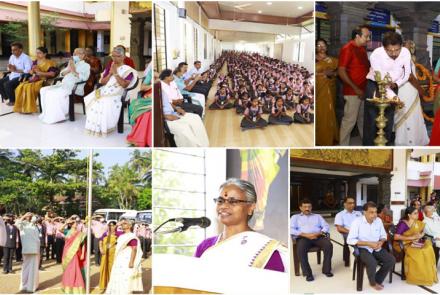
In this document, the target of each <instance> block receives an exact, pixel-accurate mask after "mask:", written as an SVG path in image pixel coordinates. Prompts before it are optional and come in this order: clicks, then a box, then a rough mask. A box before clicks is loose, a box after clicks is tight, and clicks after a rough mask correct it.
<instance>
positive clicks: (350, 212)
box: [335, 197, 362, 238]
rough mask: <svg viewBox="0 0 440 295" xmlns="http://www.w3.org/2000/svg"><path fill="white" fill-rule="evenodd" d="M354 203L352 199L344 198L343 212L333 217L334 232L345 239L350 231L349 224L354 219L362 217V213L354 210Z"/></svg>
mask: <svg viewBox="0 0 440 295" xmlns="http://www.w3.org/2000/svg"><path fill="white" fill-rule="evenodd" d="M355 205H356V202H355V200H354V198H353V197H345V198H344V210H342V211H341V212H339V213H338V214H336V216H335V226H336V230H337V231H338V232H339V233H340V234H342V236H344V238H346V237H347V235H348V231H349V230H350V226H351V223H352V222H353V220H355V219H356V218H358V217H360V216H362V213H361V212H359V211H356V210H354V207H355Z"/></svg>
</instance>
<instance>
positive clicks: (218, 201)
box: [214, 197, 252, 206]
mask: <svg viewBox="0 0 440 295" xmlns="http://www.w3.org/2000/svg"><path fill="white" fill-rule="evenodd" d="M214 203H216V204H217V206H218V205H223V204H224V203H228V204H229V205H231V206H236V205H238V204H240V203H252V202H250V201H246V200H238V199H235V198H227V199H225V198H223V197H218V198H214Z"/></svg>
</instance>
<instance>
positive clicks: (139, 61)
mask: <svg viewBox="0 0 440 295" xmlns="http://www.w3.org/2000/svg"><path fill="white" fill-rule="evenodd" d="M146 22H147V18H146V17H142V16H133V17H130V23H131V36H130V49H131V52H130V57H131V58H132V59H133V61H134V64H135V65H136V68H137V69H138V70H141V71H142V70H144V69H145V61H144V50H143V47H144V33H145V31H144V30H145V23H146Z"/></svg>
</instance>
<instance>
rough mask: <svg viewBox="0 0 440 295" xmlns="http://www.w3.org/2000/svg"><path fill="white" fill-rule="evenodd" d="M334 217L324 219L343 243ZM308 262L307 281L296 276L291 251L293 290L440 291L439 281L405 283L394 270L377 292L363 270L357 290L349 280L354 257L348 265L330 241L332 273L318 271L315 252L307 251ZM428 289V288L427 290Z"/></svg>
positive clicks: (315, 291)
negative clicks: (360, 287) (427, 284)
mask: <svg viewBox="0 0 440 295" xmlns="http://www.w3.org/2000/svg"><path fill="white" fill-rule="evenodd" d="M333 221H334V219H333V218H331V219H327V222H328V223H329V224H330V228H331V231H330V236H331V238H332V239H333V240H335V241H338V242H339V243H343V240H342V237H341V235H340V234H339V233H338V232H337V231H336V229H335V227H334V226H333ZM309 262H310V266H311V268H312V271H313V274H314V277H315V280H314V281H313V282H307V281H306V279H305V277H302V276H299V277H297V276H295V272H294V269H293V258H292V255H291V263H290V265H291V277H290V288H291V292H293V293H381V294H384V293H417V294H422V293H428V294H429V293H440V284H435V285H433V286H430V287H426V288H427V289H424V288H422V287H420V286H415V285H410V284H407V283H406V281H402V280H401V278H400V275H398V274H396V273H394V274H393V282H392V283H391V284H389V281H388V277H387V278H386V280H385V281H384V285H385V288H384V289H383V290H382V291H380V292H378V291H376V290H374V289H373V288H371V287H370V286H369V284H368V279H367V277H366V274H364V285H363V291H362V292H357V291H356V281H353V280H352V271H353V257H351V258H350V262H351V266H350V267H345V266H344V262H343V260H342V246H341V245H339V244H338V243H335V242H333V258H332V271H333V274H334V277H332V278H327V277H326V276H324V275H323V274H322V272H321V265H318V264H317V263H316V253H311V254H309ZM400 269H401V265H400V263H397V264H396V272H397V273H400ZM428 290H430V291H431V292H429V291H428Z"/></svg>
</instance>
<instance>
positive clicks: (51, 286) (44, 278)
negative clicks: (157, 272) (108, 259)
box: [0, 255, 151, 294]
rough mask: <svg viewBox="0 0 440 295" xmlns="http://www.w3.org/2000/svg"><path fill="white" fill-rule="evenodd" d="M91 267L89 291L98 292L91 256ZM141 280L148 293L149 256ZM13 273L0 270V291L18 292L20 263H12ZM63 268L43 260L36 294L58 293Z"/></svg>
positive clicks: (149, 275) (149, 286)
mask: <svg viewBox="0 0 440 295" xmlns="http://www.w3.org/2000/svg"><path fill="white" fill-rule="evenodd" d="M91 261H92V262H91V264H92V267H91V268H90V273H91V276H90V286H91V293H94V294H98V293H100V290H99V288H97V286H98V285H99V267H98V266H95V264H94V262H93V255H92V258H91ZM142 266H143V267H142V270H143V272H142V280H143V282H144V293H149V292H150V289H151V256H150V257H149V258H148V259H144V260H143V261H142ZM13 270H14V272H15V273H13V274H7V275H6V274H3V273H1V272H0V293H2V294H4V293H7V294H18V291H19V290H18V289H19V286H20V272H21V263H14V266H13ZM62 273H63V270H62V268H61V264H56V263H55V261H54V260H49V261H43V270H42V271H40V285H39V289H38V291H37V293H38V294H59V293H62V292H61V276H62Z"/></svg>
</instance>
